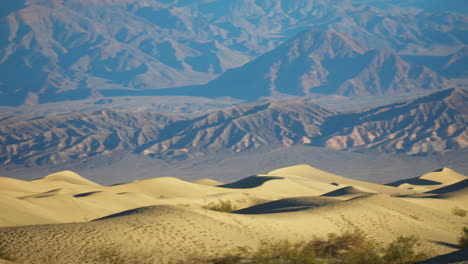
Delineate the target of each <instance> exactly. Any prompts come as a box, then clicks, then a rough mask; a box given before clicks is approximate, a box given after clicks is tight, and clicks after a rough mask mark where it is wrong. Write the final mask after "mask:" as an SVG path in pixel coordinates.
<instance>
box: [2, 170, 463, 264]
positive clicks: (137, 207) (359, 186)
mask: <svg viewBox="0 0 468 264" xmlns="http://www.w3.org/2000/svg"><path fill="white" fill-rule="evenodd" d="M449 175H452V176H453V175H455V174H454V173H449ZM439 176H440V175H437V173H436V175H434V174H432V175H430V177H425V178H427V179H425V180H430V181H435V180H438V182H439V183H441V184H444V188H445V189H439V191H437V190H435V192H425V193H422V192H420V193H418V192H417V191H415V190H414V189H413V190H405V189H402V188H397V187H392V186H384V185H379V184H374V183H367V182H362V181H357V180H352V179H347V178H344V177H340V176H337V175H333V174H330V173H327V172H324V171H320V170H317V169H315V168H312V167H310V166H307V165H298V166H293V167H288V168H283V169H278V170H275V171H272V172H270V173H268V174H264V175H257V176H250V177H247V178H244V179H242V180H239V181H236V182H233V183H230V184H224V185H220V183H218V182H216V181H212V180H209V179H203V180H200V181H195V182H185V181H182V180H179V179H177V178H170V177H165V178H156V179H148V180H142V181H135V182H131V183H125V184H120V185H114V186H101V185H98V184H95V183H93V182H90V181H88V180H86V179H84V178H82V177H80V176H79V175H77V174H75V173H72V172H62V173H58V174H53V175H50V176H47V177H45V178H42V179H39V180H35V181H31V182H25V181H18V180H14V179H9V178H0V211H1V212H2V214H1V215H0V225H2V226H4V227H2V228H0V248H4V249H6V250H8V251H10V252H15V253H16V254H17V255H18V256H19V257H20V258H21V259H23V260H25V261H39V262H40V261H41V260H43V259H44V258H54V259H56V260H57V261H58V263H84V262H87V261H88V262H93V261H94V262H97V261H96V259H95V258H99V256H100V254H102V252H107V253H109V252H111V253H113V254H114V253H115V254H120V255H121V256H122V258H125V259H132V260H133V261H134V263H164V262H165V261H169V260H171V259H172V260H176V259H181V258H182V259H183V258H184V257H186V256H188V255H190V254H193V253H194V252H197V253H199V254H203V255H210V254H215V253H219V252H223V251H226V250H230V249H233V248H235V247H237V246H256V245H257V244H258V243H259V242H260V241H263V240H274V239H290V240H303V239H310V238H312V237H313V236H316V235H319V236H320V235H326V234H327V233H330V232H338V233H339V232H341V231H343V230H346V229H350V228H356V227H357V228H360V229H362V230H363V231H364V232H365V233H366V234H367V235H368V236H369V237H370V238H373V239H376V240H378V241H380V242H384V243H386V242H389V241H390V240H392V239H394V238H395V237H397V236H398V235H404V234H416V235H419V236H420V237H421V238H422V240H423V244H424V246H426V247H427V248H429V249H430V250H431V252H435V253H438V254H444V253H449V252H452V251H453V250H454V249H453V248H451V247H449V246H447V245H450V244H454V243H456V239H457V236H458V233H459V231H460V229H461V228H462V227H463V226H466V225H468V219H467V218H462V217H460V216H456V215H453V214H452V212H451V210H452V208H455V207H458V208H462V209H465V210H468V208H466V207H467V206H468V189H467V188H466V184H465V181H464V180H463V178H462V177H459V176H456V175H455V176H454V177H450V178H449V177H442V179H441V178H440V177H439ZM462 176H463V175H462ZM463 177H464V176H463ZM3 183H4V184H3ZM216 186H217V187H216ZM398 192H400V196H401V197H396V196H395V194H397V193H398ZM392 195H393V196H392ZM220 200H222V201H230V202H231V203H232V204H233V205H234V206H236V207H237V208H238V209H240V210H238V211H236V212H234V213H223V212H216V211H212V210H207V209H204V208H203V206H205V205H207V204H209V203H216V202H218V201H220ZM93 219H95V220H93ZM90 220H93V221H90ZM42 224H48V225H42ZM22 225H30V226H22ZM8 226H9V227H8Z"/></svg>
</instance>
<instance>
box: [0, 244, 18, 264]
mask: <svg viewBox="0 0 468 264" xmlns="http://www.w3.org/2000/svg"><path fill="white" fill-rule="evenodd" d="M0 259H3V260H9V261H15V260H18V257H17V256H16V254H14V253H12V252H10V251H8V250H6V249H5V248H3V247H0Z"/></svg>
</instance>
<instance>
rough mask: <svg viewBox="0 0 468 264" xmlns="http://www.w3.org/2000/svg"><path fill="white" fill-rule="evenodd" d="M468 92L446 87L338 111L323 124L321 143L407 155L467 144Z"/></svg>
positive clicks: (454, 147)
mask: <svg viewBox="0 0 468 264" xmlns="http://www.w3.org/2000/svg"><path fill="white" fill-rule="evenodd" d="M467 102H468V92H467V91H466V90H462V89H448V90H444V91H440V92H437V93H434V94H431V95H429V96H425V97H422V98H420V99H417V100H414V101H409V102H402V103H397V104H392V105H388V106H383V107H378V108H374V109H371V110H368V111H365V112H361V113H352V114H344V115H337V116H334V117H331V118H329V119H328V120H327V121H326V122H325V123H324V124H323V125H322V133H323V134H324V135H327V136H326V137H324V138H323V139H322V140H323V142H322V144H323V146H325V147H327V148H335V149H359V148H364V149H377V150H379V151H384V152H402V153H407V154H410V155H414V154H423V153H429V152H441V151H445V150H448V149H461V148H466V147H467V146H468V129H467V126H466V124H468V104H467Z"/></svg>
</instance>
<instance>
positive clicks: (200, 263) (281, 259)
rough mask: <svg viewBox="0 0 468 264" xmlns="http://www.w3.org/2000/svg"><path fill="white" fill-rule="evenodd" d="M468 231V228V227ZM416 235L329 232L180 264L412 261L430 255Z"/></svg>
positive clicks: (378, 263)
mask: <svg viewBox="0 0 468 264" xmlns="http://www.w3.org/2000/svg"><path fill="white" fill-rule="evenodd" d="M467 233H468V228H467ZM419 246H420V242H419V239H418V237H416V236H400V237H398V238H397V239H396V240H395V241H393V242H392V243H390V244H389V245H387V246H386V247H381V246H380V245H379V244H378V243H377V242H376V241H374V240H371V239H368V238H367V237H366V236H365V234H364V233H363V232H362V231H360V230H354V231H347V232H344V233H343V234H341V235H337V234H329V235H328V236H327V237H325V238H314V239H312V240H311V241H309V242H300V243H291V242H289V241H285V240H283V241H276V242H262V243H260V245H259V247H258V248H257V249H256V250H252V249H250V248H242V249H238V250H236V251H233V252H229V253H226V254H224V255H222V256H218V257H211V258H209V257H191V258H189V259H188V260H187V261H185V262H179V263H180V264H182V263H184V264H241V263H242V264H296V263H301V264H325V263H326V264H363V263H366V264H411V263H416V262H418V261H421V260H424V259H426V258H428V257H429V256H428V254H427V253H426V252H424V251H421V250H419V249H418V248H419Z"/></svg>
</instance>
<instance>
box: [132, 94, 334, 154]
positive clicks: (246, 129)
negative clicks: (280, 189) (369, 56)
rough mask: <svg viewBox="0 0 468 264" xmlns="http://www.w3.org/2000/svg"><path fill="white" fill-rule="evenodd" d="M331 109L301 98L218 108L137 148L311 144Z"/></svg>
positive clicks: (188, 150) (172, 150)
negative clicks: (218, 109) (292, 100)
mask: <svg viewBox="0 0 468 264" xmlns="http://www.w3.org/2000/svg"><path fill="white" fill-rule="evenodd" d="M332 115H333V112H331V111H329V110H327V109H325V108H322V107H319V106H317V105H314V104H310V103H306V102H303V101H295V102H286V103H275V102H273V103H272V102H264V103H257V104H249V105H242V106H238V107H235V108H233V109H231V110H220V111H217V112H214V113H212V114H209V115H206V116H203V117H200V118H197V119H194V120H189V121H181V122H178V123H175V124H174V125H173V126H169V127H167V128H166V129H165V130H164V131H163V133H164V134H165V135H166V137H164V138H161V139H160V140H158V141H156V142H150V143H148V144H146V145H145V146H143V147H142V149H141V150H140V151H143V153H144V154H148V155H151V156H153V157H171V156H178V155H182V156H183V155H186V154H189V155H193V154H197V153H204V152H215V151H219V150H231V151H234V152H241V151H245V150H248V149H255V148H260V147H264V146H286V147H288V146H291V145H296V144H310V143H311V142H312V141H311V138H313V137H317V136H319V135H320V125H321V124H322V123H323V122H324V121H325V119H326V118H328V117H330V116H332Z"/></svg>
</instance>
